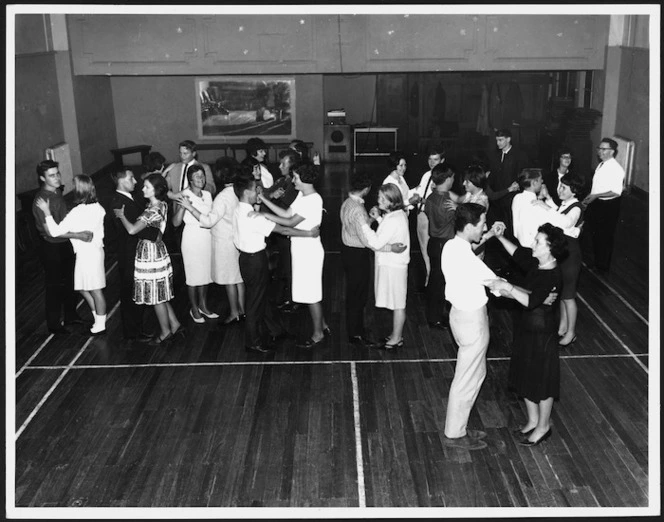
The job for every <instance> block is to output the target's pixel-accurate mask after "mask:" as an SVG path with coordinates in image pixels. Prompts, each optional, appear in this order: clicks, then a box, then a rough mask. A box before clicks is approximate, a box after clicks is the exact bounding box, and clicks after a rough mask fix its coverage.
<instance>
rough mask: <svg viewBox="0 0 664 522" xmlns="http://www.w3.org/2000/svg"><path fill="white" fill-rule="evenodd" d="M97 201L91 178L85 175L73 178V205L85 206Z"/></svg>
mask: <svg viewBox="0 0 664 522" xmlns="http://www.w3.org/2000/svg"><path fill="white" fill-rule="evenodd" d="M97 201H98V199H97V189H96V188H95V184H94V182H93V181H92V178H91V177H90V176H86V175H85V174H77V175H76V176H74V205H79V204H83V205H87V204H88V203H97Z"/></svg>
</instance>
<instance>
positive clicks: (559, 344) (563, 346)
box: [558, 335, 576, 348]
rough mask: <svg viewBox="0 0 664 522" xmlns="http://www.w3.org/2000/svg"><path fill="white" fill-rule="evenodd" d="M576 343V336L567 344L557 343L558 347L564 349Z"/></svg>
mask: <svg viewBox="0 0 664 522" xmlns="http://www.w3.org/2000/svg"><path fill="white" fill-rule="evenodd" d="M575 342H576V335H575V336H574V337H572V340H571V341H570V342H568V343H558V346H560V347H562V348H565V347H566V346H569V345H571V344H574V343H575Z"/></svg>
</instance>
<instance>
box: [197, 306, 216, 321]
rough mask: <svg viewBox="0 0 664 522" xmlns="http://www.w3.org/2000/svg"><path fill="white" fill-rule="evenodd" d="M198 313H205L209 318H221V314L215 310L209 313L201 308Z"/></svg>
mask: <svg viewBox="0 0 664 522" xmlns="http://www.w3.org/2000/svg"><path fill="white" fill-rule="evenodd" d="M198 313H200V314H201V315H204V316H205V317H207V318H208V319H219V314H215V313H214V312H210V313H209V314H206V313H205V312H204V311H203V310H201V309H200V308H199V309H198Z"/></svg>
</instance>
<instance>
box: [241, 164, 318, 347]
mask: <svg viewBox="0 0 664 522" xmlns="http://www.w3.org/2000/svg"><path fill="white" fill-rule="evenodd" d="M256 186H257V183H256V180H255V179H254V177H253V174H252V173H251V170H249V169H248V168H247V167H243V168H241V169H240V172H239V173H238V175H237V177H236V178H235V181H234V182H233V190H234V192H235V195H236V196H237V198H238V200H239V204H238V206H237V209H236V210H235V215H234V216H233V242H234V243H235V247H236V248H237V249H238V250H239V251H240V260H239V262H240V273H241V274H242V280H243V281H244V285H245V313H246V316H247V318H246V323H245V350H247V351H249V352H256V353H261V354H266V353H270V352H271V351H272V350H273V348H272V347H271V345H273V344H274V343H275V342H276V341H278V340H282V339H286V338H288V337H291V336H290V334H288V333H287V332H286V330H285V329H284V327H283V325H282V324H281V321H280V320H279V318H278V315H277V313H276V310H273V309H272V307H271V306H269V305H268V300H267V289H268V286H269V283H270V272H269V266H268V257H267V251H266V249H265V247H266V243H265V238H266V237H267V236H269V235H270V234H271V233H272V232H278V233H279V234H283V235H287V236H302V237H317V236H318V234H319V228H318V227H315V228H314V229H312V230H298V229H295V228H290V227H284V226H282V225H278V224H276V223H274V222H273V221H269V220H268V219H266V218H265V217H264V216H262V215H260V214H259V213H257V212H254V205H255V204H256V202H257V193H256ZM268 333H269V334H270V337H269V339H268ZM268 341H269V342H270V343H271V345H268V344H267V343H268Z"/></svg>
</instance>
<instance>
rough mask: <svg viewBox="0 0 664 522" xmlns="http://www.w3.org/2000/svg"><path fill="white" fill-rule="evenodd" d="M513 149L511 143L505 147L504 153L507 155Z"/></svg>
mask: <svg viewBox="0 0 664 522" xmlns="http://www.w3.org/2000/svg"><path fill="white" fill-rule="evenodd" d="M511 150H512V146H511V145H509V146H507V147H505V148H504V149H503V155H504V156H507V153H508V152H509V151H511Z"/></svg>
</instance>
